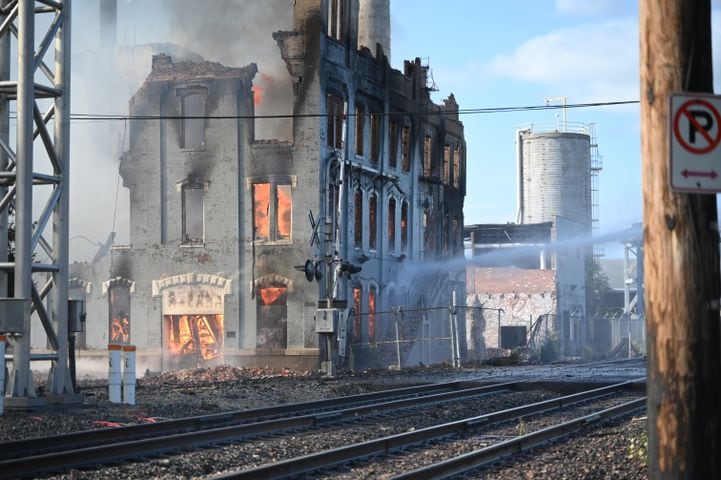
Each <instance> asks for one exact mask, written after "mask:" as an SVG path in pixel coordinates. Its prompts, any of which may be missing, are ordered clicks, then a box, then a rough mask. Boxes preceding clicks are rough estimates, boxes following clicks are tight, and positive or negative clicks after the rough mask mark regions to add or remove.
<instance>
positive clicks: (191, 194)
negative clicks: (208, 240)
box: [182, 183, 205, 244]
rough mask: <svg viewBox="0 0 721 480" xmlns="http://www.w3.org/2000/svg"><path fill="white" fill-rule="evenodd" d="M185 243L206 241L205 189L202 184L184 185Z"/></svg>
mask: <svg viewBox="0 0 721 480" xmlns="http://www.w3.org/2000/svg"><path fill="white" fill-rule="evenodd" d="M182 191H183V243H184V244H200V243H203V242H204V241H205V225H204V223H205V222H204V219H203V215H204V213H205V205H204V203H205V189H204V188H203V186H202V185H198V184H194V183H192V184H188V185H184V186H183V189H182Z"/></svg>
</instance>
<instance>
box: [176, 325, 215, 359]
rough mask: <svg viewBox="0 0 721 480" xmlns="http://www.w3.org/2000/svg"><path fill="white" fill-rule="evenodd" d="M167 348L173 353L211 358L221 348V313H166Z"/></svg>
mask: <svg viewBox="0 0 721 480" xmlns="http://www.w3.org/2000/svg"><path fill="white" fill-rule="evenodd" d="M165 322H166V325H167V327H168V330H167V333H168V334H167V338H168V348H169V350H170V352H171V353H172V354H173V355H196V354H197V355H199V357H200V358H201V359H202V360H212V359H213V358H216V357H218V356H219V355H220V353H221V350H222V345H221V342H222V334H223V316H222V315H166V316H165Z"/></svg>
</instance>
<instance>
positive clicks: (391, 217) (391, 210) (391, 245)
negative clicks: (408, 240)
mask: <svg viewBox="0 0 721 480" xmlns="http://www.w3.org/2000/svg"><path fill="white" fill-rule="evenodd" d="M388 249H389V250H390V251H395V249H396V199H395V198H393V197H391V198H390V199H389V200H388Z"/></svg>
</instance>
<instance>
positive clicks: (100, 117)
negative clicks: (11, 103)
mask: <svg viewBox="0 0 721 480" xmlns="http://www.w3.org/2000/svg"><path fill="white" fill-rule="evenodd" d="M638 103H639V101H638V100H622V101H614V102H593V103H574V104H569V105H527V106H515V107H483V108H468V109H458V110H447V109H442V108H440V107H438V108H435V109H433V110H427V111H422V112H421V111H418V112H377V113H376V112H370V113H371V114H372V115H382V116H404V115H406V116H409V115H410V116H426V117H428V116H438V115H449V114H455V113H457V114H458V115H483V114H486V115H487V114H495V113H513V112H532V111H537V110H558V109H563V108H568V109H578V108H594V107H612V106H619V105H634V104H638ZM346 115H347V116H348V117H355V113H350V112H349V113H348V114H346ZM328 116H329V115H328V114H325V113H303V114H292V113H291V114H280V115H186V116H182V115H115V114H97V113H73V114H70V119H71V120H74V121H121V122H126V121H129V120H139V121H143V120H144V121H148V120H193V119H202V120H259V119H278V120H280V119H291V118H325V117H328Z"/></svg>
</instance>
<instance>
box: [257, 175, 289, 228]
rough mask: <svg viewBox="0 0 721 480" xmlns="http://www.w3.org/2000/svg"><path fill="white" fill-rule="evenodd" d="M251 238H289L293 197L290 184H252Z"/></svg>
mask: <svg viewBox="0 0 721 480" xmlns="http://www.w3.org/2000/svg"><path fill="white" fill-rule="evenodd" d="M252 192H253V239H254V240H265V241H278V240H290V238H291V232H292V217H293V215H292V214H293V199H292V187H291V185H290V184H287V183H282V184H276V183H273V182H271V183H256V184H253V188H252Z"/></svg>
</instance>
